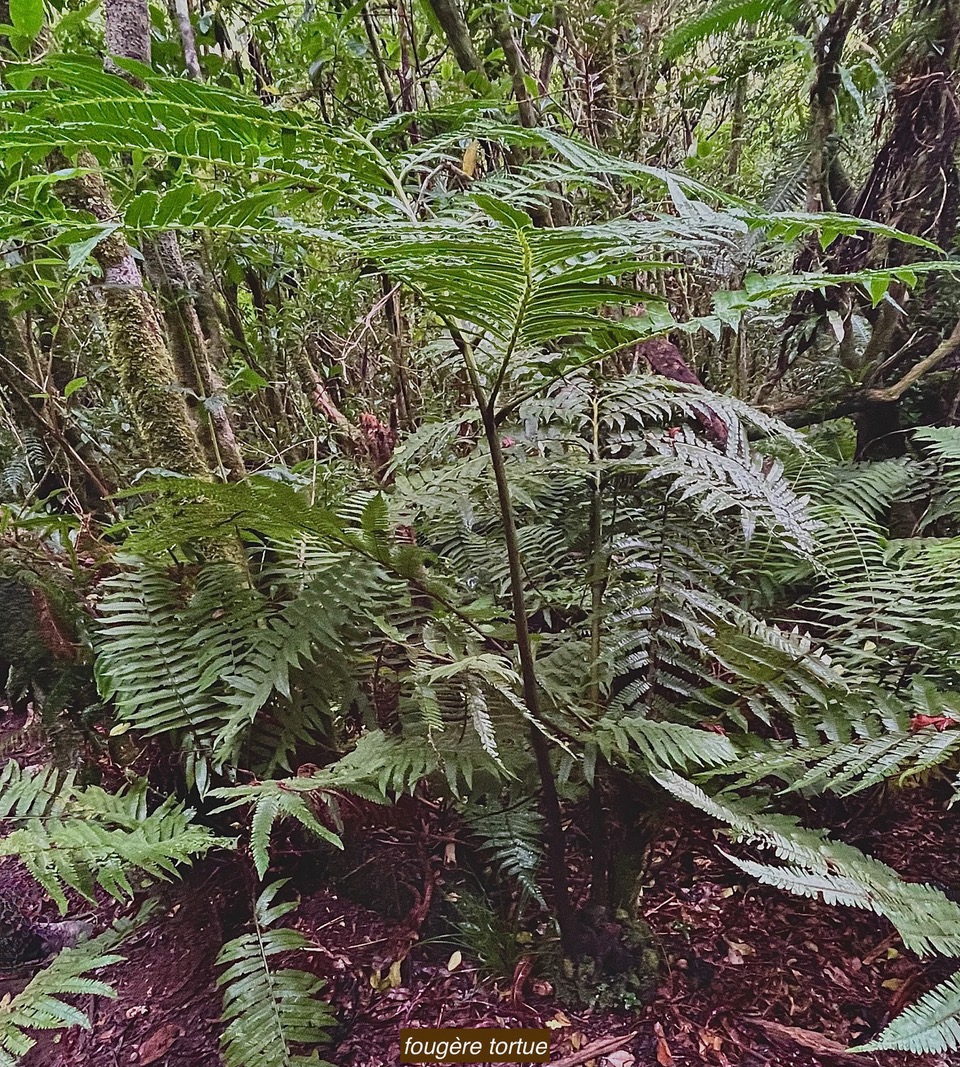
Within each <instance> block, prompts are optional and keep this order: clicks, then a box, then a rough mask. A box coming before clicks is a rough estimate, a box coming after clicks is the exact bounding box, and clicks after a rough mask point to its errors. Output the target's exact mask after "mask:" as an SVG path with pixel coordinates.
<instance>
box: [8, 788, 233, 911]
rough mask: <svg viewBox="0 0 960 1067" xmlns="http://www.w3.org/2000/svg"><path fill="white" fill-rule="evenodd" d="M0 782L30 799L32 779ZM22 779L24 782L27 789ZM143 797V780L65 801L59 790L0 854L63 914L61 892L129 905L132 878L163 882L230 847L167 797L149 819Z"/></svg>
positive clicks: (77, 793)
mask: <svg viewBox="0 0 960 1067" xmlns="http://www.w3.org/2000/svg"><path fill="white" fill-rule="evenodd" d="M41 775H44V772H40V775H37V777H40V776H41ZM44 776H45V775H44ZM4 777H9V781H10V782H11V783H12V785H10V786H9V788H11V791H12V792H13V793H14V795H16V794H17V792H18V791H19V793H20V795H21V796H24V795H25V794H26V795H27V796H28V797H29V795H30V793H31V792H32V788H33V781H32V779H30V778H27V779H25V778H24V776H23V775H20V776H19V780H18V776H16V775H12V774H10V775H9V776H8V774H7V771H6V769H5V772H4ZM24 780H27V781H28V782H30V786H29V787H28V788H27V789H26V790H25V789H24V787H23V781H24ZM0 796H2V794H0ZM146 798H147V783H146V780H145V779H141V780H140V781H139V782H137V783H135V784H134V785H132V786H131V787H129V788H127V789H126V790H124V791H122V792H121V793H119V794H112V793H107V792H105V791H104V790H102V789H100V788H99V787H97V786H88V787H87V788H86V789H82V790H81V789H75V788H73V789H71V790H70V792H69V794H67V793H66V792H65V791H64V789H63V787H62V785H61V791H60V793H59V795H58V796H57V797H55V798H54V804H53V805H51V804H50V803H49V801H48V800H41V802H40V811H41V812H42V814H37V803H36V802H34V804H33V811H32V812H31V814H30V815H28V816H26V817H25V819H24V821H23V823H22V824H20V825H18V827H17V828H16V829H14V830H12V831H11V832H10V833H9V834H7V835H6V836H5V837H2V838H0V855H2V856H16V857H18V858H19V859H20V861H21V862H22V863H23V864H24V865H25V866H26V868H27V870H28V871H29V872H30V874H31V875H32V876H33V877H34V878H35V879H36V880H37V882H39V884H40V885H41V886H43V888H44V889H45V890H46V891H47V892H48V893H49V894H50V896H51V897H52V898H53V899H54V900H55V901H56V902H57V905H58V906H59V908H60V910H61V912H64V913H65V912H66V910H67V899H66V896H65V893H64V888H65V887H69V888H71V889H73V890H74V891H76V892H77V893H79V894H80V895H81V896H83V897H86V898H87V899H88V900H93V899H94V890H95V888H96V886H98V885H99V886H100V887H102V888H103V889H104V890H106V892H108V893H109V894H110V895H111V896H112V897H114V898H115V899H118V900H119V899H124V898H129V897H131V896H133V892H134V890H133V886H132V885H131V882H130V874H131V872H132V871H139V872H141V873H143V874H146V875H147V876H149V877H150V878H156V879H160V880H164V879H167V878H170V877H173V876H175V875H176V874H177V873H178V870H179V868H180V867H182V866H185V865H188V864H190V863H192V861H193V860H194V859H195V858H197V857H199V856H203V855H205V854H206V853H207V852H209V851H210V849H212V848H218V847H230V846H232V844H233V842H232V841H229V840H227V839H224V838H218V837H215V836H214V835H213V834H212V833H211V831H210V830H208V829H207V828H206V827H204V826H200V825H198V824H196V823H194V822H193V821H192V818H193V812H192V811H191V810H190V809H188V808H186V807H184V806H183V805H182V804H180V803H178V802H177V800H176V798H174V797H168V798H167V799H166V800H165V801H164V802H163V803H162V804H161V805H160V806H159V807H157V808H156V809H155V810H154V811H152V812H148V810H147V802H146ZM0 803H2V801H0ZM14 810H15V807H14ZM10 817H11V816H10V815H9V814H8V815H7V816H6V818H10Z"/></svg>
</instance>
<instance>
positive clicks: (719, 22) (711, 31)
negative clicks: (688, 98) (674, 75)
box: [663, 0, 798, 59]
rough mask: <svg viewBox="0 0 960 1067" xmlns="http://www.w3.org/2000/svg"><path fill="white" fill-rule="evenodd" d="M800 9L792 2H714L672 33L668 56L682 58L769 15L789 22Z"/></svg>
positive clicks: (665, 47) (666, 46)
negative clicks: (700, 46) (711, 40)
mask: <svg viewBox="0 0 960 1067" xmlns="http://www.w3.org/2000/svg"><path fill="white" fill-rule="evenodd" d="M797 7H798V5H797V4H796V3H793V2H791V0H712V3H711V4H710V6H709V7H708V8H707V9H706V10H705V11H704V12H703V13H702V14H699V15H695V16H693V17H692V18H689V19H687V20H686V21H685V22H683V23H681V25H679V26H678V27H677V28H676V29H675V30H673V32H672V33H670V34H669V36H668V37H667V38H666V40H665V41H664V43H663V53H664V56H665V57H666V58H667V59H678V58H679V57H680V56H682V55H683V54H684V53H685V52H688V51H689V50H690V49H691V48H694V47H695V46H696V45H697V44H699V43H700V42H701V41H705V40H707V39H708V38H710V37H715V36H718V35H719V34H722V33H729V32H730V31H731V30H733V29H735V28H736V27H737V26H739V25H742V24H746V25H753V24H755V23H757V22H759V21H760V20H761V19H762V18H763V17H764V16H766V15H778V16H780V17H782V18H784V19H789V18H791V17H792V15H793V14H794V13H795V11H796V10H797Z"/></svg>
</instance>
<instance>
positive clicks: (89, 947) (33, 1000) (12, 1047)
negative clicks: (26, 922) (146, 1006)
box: [0, 928, 123, 1067]
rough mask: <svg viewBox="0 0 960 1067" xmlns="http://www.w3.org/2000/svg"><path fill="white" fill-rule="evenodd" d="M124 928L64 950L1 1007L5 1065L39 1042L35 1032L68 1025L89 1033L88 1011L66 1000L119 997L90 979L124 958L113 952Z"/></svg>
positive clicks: (0, 1061) (0, 1060)
mask: <svg viewBox="0 0 960 1067" xmlns="http://www.w3.org/2000/svg"><path fill="white" fill-rule="evenodd" d="M121 936H122V932H121V928H117V929H112V930H108V931H107V932H106V933H104V934H101V935H100V936H99V937H95V938H93V939H91V940H90V941H87V942H85V943H84V944H82V945H78V946H77V947H75V948H65V949H63V950H62V951H61V952H60V953H58V954H57V956H56V957H55V958H54V959H53V961H52V962H51V963H50V964H48V965H47V966H46V967H44V968H43V969H42V970H41V971H39V972H38V973H37V974H36V975H34V977H33V978H31V979H30V981H29V982H28V983H27V985H26V987H25V988H24V989H23V990H21V991H20V992H19V993H17V995H16V996H14V997H13V998H12V999H10V1000H9V1001H7V1002H6V1003H5V1004H4V1005H3V1008H2V1009H0V1065H2V1067H15V1064H17V1063H20V1061H21V1059H22V1058H23V1057H24V1056H26V1055H27V1053H28V1052H29V1051H30V1049H31V1048H33V1046H34V1045H35V1044H36V1038H35V1037H33V1036H32V1035H31V1034H30V1032H29V1031H31V1030H58V1029H61V1028H63V1027H68V1026H82V1027H83V1028H84V1029H85V1030H89V1029H90V1019H89V1017H88V1015H87V1013H86V1012H85V1011H83V1010H82V1009H80V1008H78V1007H76V1006H75V1005H74V1004H72V1003H70V1002H68V1001H66V1000H64V999H63V998H64V997H65V996H70V995H75V996H76V995H80V996H101V997H115V996H116V993H115V992H114V990H113V989H112V988H111V986H109V985H108V984H107V983H106V982H104V981H102V980H101V979H99V978H95V977H93V976H92V975H91V973H90V972H91V971H99V970H100V969H102V968H104V967H109V966H110V965H111V964H114V963H119V962H120V961H122V959H123V957H122V956H118V955H116V953H114V952H113V951H112V949H113V948H115V947H116V945H117V943H118V942H119V941H120V939H121Z"/></svg>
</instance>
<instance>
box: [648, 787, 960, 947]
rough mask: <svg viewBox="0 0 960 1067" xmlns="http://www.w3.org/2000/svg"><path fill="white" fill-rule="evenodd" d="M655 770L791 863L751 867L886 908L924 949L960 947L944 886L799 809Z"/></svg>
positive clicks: (802, 887) (796, 886) (776, 880)
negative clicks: (845, 839) (912, 874)
mask: <svg viewBox="0 0 960 1067" xmlns="http://www.w3.org/2000/svg"><path fill="white" fill-rule="evenodd" d="M654 778H655V780H656V781H658V782H659V783H660V785H662V786H663V787H664V789H666V790H667V791H668V792H669V793H671V794H672V795H673V796H675V797H677V798H678V799H680V800H683V801H684V802H686V803H688V804H691V805H693V806H694V807H696V808H698V809H699V810H701V811H703V812H706V813H707V814H708V815H711V816H712V817H713V818H716V819H718V820H720V821H721V822H725V823H726V824H727V825H728V826H730V827H731V828H732V829H733V831H734V835H735V837H737V838H738V839H740V840H744V841H750V842H753V843H756V844H759V845H762V846H763V847H766V848H770V849H772V850H773V851H774V852H776V854H777V855H778V856H779V857H780V858H781V859H782V860H784V862H785V863H786V865H787V866H786V867H770V866H769V865H767V864H753V866H751V867H750V871H751V873H753V874H755V875H756V876H757V877H759V878H761V880H764V881H769V882H770V883H771V884H776V885H778V886H780V887H781V888H783V889H788V890H790V891H791V892H798V893H800V894H801V895H804V896H818V897H820V898H822V899H828V900H836V901H837V902H839V903H845V904H849V905H850V906H853V907H860V908H865V909H868V910H870V911H874V912H876V913H877V914H878V915H883V916H885V917H886V918H888V919H889V920H890V922H892V923H893V925H894V926H895V927H896V928H897V931H898V932H899V934H900V936H901V938H902V939H903V943H904V945H906V946H907V948H909V949H911V950H912V951H914V952H917V953H919V954H928V953H932V952H937V953H940V954H942V955H947V956H953V955H956V954H958V952H960V906H958V905H957V904H955V903H954V902H953V901H952V900H950V899H949V898H948V897H946V896H945V895H944V894H943V893H942V892H941V891H940V890H939V889H936V888H934V887H933V886H930V885H923V884H919V883H912V882H904V881H902V880H901V879H900V877H899V876H898V875H897V873H896V871H894V870H892V869H891V868H890V867H887V866H886V865H885V864H883V863H880V862H879V861H877V860H875V859H872V858H871V857H869V856H866V855H864V853H862V852H860V851H859V849H856V848H853V847H852V846H851V845H846V844H843V843H841V842H837V841H832V840H831V839H830V838H829V837H828V836H827V834H826V833H825V832H824V831H819V830H808V829H805V828H803V827H801V826H800V825H799V824H798V822H797V820H796V819H794V818H792V817H789V816H785V815H773V814H767V813H764V812H760V811H758V810H757V808H756V806H755V805H750V804H748V803H746V802H744V801H738V800H736V799H734V798H733V797H729V796H725V795H724V796H719V797H717V796H714V797H710V796H708V795H707V794H706V793H705V792H704V791H703V790H702V789H700V788H699V787H697V786H696V785H694V784H693V783H691V782H688V781H686V780H684V779H683V778H681V777H680V776H679V775H676V774H673V773H672V772H662V773H659V774H656V775H654ZM736 862H737V863H738V864H742V863H748V864H750V863H752V861H747V860H743V861H741V860H737V861H736ZM744 869H745V870H746V869H747V868H744Z"/></svg>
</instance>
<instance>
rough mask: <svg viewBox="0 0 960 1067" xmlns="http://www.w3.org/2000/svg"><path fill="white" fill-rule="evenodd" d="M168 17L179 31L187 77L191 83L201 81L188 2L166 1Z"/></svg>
mask: <svg viewBox="0 0 960 1067" xmlns="http://www.w3.org/2000/svg"><path fill="white" fill-rule="evenodd" d="M168 3H169V10H170V17H171V18H172V19H173V21H174V22H176V24H177V29H178V30H179V31H180V44H181V45H182V47H183V65H184V68H185V70H186V72H187V77H189V78H192V79H193V81H195V82H198V81H203V71H202V70H201V69H200V59H199V57H198V55H197V38H196V36H195V35H194V32H193V19H192V12H191V11H190V0H168Z"/></svg>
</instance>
